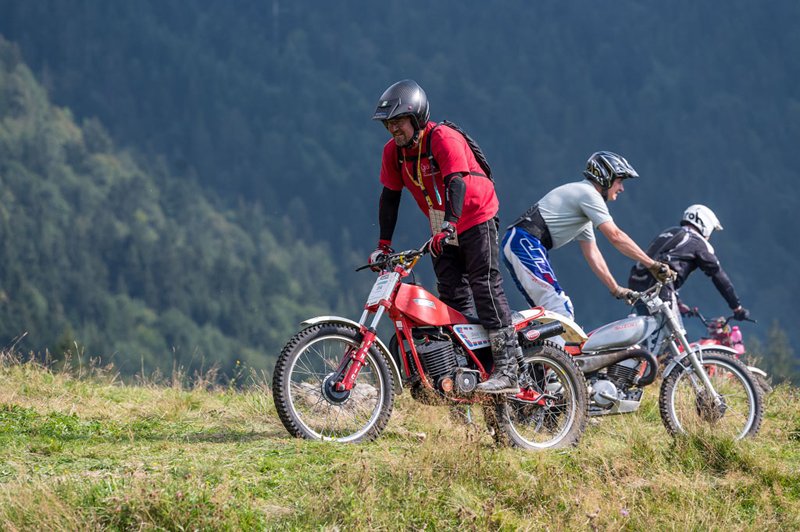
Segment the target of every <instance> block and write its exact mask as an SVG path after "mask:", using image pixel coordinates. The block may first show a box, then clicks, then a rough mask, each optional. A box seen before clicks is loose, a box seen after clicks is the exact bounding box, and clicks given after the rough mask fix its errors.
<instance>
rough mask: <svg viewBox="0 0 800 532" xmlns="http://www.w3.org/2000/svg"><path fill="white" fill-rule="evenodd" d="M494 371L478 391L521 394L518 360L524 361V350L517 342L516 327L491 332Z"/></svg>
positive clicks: (490, 341)
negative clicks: (518, 379)
mask: <svg viewBox="0 0 800 532" xmlns="http://www.w3.org/2000/svg"><path fill="white" fill-rule="evenodd" d="M489 343H490V345H491V348H492V358H493V359H494V370H493V371H492V374H491V376H490V377H489V378H488V379H487V380H486V381H484V382H481V383H480V384H478V386H477V391H479V392H483V393H491V394H508V393H512V394H515V393H519V386H518V385H517V372H518V371H519V368H518V365H517V360H518V359H519V360H522V349H520V347H519V343H518V342H517V331H516V330H514V327H512V326H509V327H503V328H502V329H495V330H491V331H489Z"/></svg>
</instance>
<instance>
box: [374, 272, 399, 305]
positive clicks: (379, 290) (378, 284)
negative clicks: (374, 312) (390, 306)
mask: <svg viewBox="0 0 800 532" xmlns="http://www.w3.org/2000/svg"><path fill="white" fill-rule="evenodd" d="M398 279H400V274H399V273H397V272H389V273H384V274H383V275H381V276H380V277H378V279H376V280H375V284H374V285H372V291H371V292H370V293H369V297H368V298H367V306H368V307H371V306H372V305H375V304H377V303H378V302H380V301H381V300H382V299H386V298H388V297H389V296H390V295H391V294H392V290H393V289H394V287H395V285H396V284H397V281H398Z"/></svg>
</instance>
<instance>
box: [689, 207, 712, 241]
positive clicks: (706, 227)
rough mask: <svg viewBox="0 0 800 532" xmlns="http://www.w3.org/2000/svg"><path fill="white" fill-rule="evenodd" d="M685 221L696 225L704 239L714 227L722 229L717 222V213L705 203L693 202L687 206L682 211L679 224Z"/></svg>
mask: <svg viewBox="0 0 800 532" xmlns="http://www.w3.org/2000/svg"><path fill="white" fill-rule="evenodd" d="M687 223H689V224H692V225H693V226H694V227H696V228H697V230H698V231H700V234H701V235H703V238H705V239H706V240H708V237H710V236H711V233H712V232H714V230H715V229H717V230H720V231H722V224H720V223H719V219H718V218H717V215H716V214H714V211H712V210H711V209H709V208H708V207H706V206H705V205H700V204H695V205H691V206H689V207H687V208H686V210H685V211H684V212H683V218H682V219H681V225H684V224H687Z"/></svg>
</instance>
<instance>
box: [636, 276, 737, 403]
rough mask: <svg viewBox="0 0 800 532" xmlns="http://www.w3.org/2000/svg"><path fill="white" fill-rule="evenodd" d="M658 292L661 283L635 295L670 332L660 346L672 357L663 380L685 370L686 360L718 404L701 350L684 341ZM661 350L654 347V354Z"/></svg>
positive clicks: (693, 380) (716, 394) (667, 304)
mask: <svg viewBox="0 0 800 532" xmlns="http://www.w3.org/2000/svg"><path fill="white" fill-rule="evenodd" d="M660 290H661V283H656V284H655V285H653V286H652V287H651V288H649V289H647V290H645V291H644V292H641V293H639V294H637V295H638V298H639V299H640V300H641V301H642V302H643V303H644V304H645V306H646V307H647V311H648V312H649V313H650V315H652V316H660V317H661V318H662V319H663V320H664V323H663V326H666V327H667V329H668V330H669V332H670V334H669V335H668V336H667V337H666V338H665V339H664V340H663V341H662V342H661V344H663V343H664V342H666V347H667V349H669V351H670V352H671V353H672V355H673V357H674V358H673V360H672V362H671V363H670V364H669V365H668V366H667V368H666V369H665V370H664V374H663V376H664V378H665V379H666V378H667V376H669V374H670V373H671V372H672V371H673V370H675V368H676V367H681V368H686V366H685V365H684V363H683V360H684V359H688V360H689V363H690V364H691V366H692V369H693V370H694V374H695V376H696V377H699V379H700V381H701V383H702V387H703V388H705V389H706V390H707V391H708V392H709V393H710V394H711V395H712V396H713V397H714V401H715V403H717V404H719V403H720V401H721V397H720V395H719V394H718V393H717V391H716V390H715V389H714V386H713V385H712V384H711V379H710V378H709V377H708V374H707V373H706V371H705V368H703V364H702V358H701V357H702V350H701V349H700V348H699V347H698V346H692V345H690V344H689V341H688V340H687V339H686V335H685V334H684V332H683V328H682V327H681V325H680V322H679V321H678V318H677V317H676V316H675V312H674V311H673V310H672V308H671V307H670V305H669V303H667V302H666V301H664V300H663V299H661V297H660V296H659V291H660ZM681 348H682V349H683V352H681ZM661 349H662V346H661V345H658V346H656V350H654V352H655V353H658V352H660V350H661ZM692 383H693V384H694V385H695V387H696V388H697V389H699V388H700V387H699V386H698V385H697V382H696V381H695V379H692Z"/></svg>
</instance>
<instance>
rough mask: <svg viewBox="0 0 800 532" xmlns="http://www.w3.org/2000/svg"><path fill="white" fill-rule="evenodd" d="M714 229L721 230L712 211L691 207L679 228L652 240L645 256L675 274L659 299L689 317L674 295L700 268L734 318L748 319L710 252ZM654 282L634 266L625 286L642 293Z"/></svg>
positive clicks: (685, 212) (646, 272) (670, 229)
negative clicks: (660, 263) (672, 303)
mask: <svg viewBox="0 0 800 532" xmlns="http://www.w3.org/2000/svg"><path fill="white" fill-rule="evenodd" d="M715 230H716V231H721V230H722V224H720V222H719V219H718V218H717V215H716V214H714V211H712V210H711V209H709V208H708V207H706V206H705V205H700V204H694V205H690V206H689V207H687V209H686V210H685V211H684V213H683V218H682V219H681V224H680V226H679V227H671V228H669V229H665V230H664V231H662V232H661V233H660V234H659V235H658V236H657V237H656V238H655V239H653V241H652V242H651V243H650V246H649V247H648V248H647V255H648V256H649V257H651V258H653V259H654V260H658V261H662V262H665V263H667V264H669V267H670V268H671V269H672V270H674V271H675V273H676V274H677V278H676V279H675V281H674V282H673V283H672V286H671V287H665V288H664V290H663V291H662V293H661V297H662V298H663V299H664V300H665V301H670V300H672V298H673V296H674V297H675V298H676V299H675V300H674V301H675V304H676V305H677V306H678V309H679V310H680V311H681V314H683V315H691V313H692V312H693V311H692V310H691V309H690V308H689V307H688V306H686V305H683V304H682V303H680V301H678V300H677V296H676V295H675V293H674V292H675V291H676V290H678V289H679V288H680V287H681V285H683V283H684V282H686V279H687V278H688V277H689V275H690V274H691V273H692V272H693V271H694V270H696V269H697V268H700V270H702V271H703V273H705V274H706V275H708V276H709V277H711V281H712V282H713V283H714V286H716V287H717V290H719V293H720V294H721V295H722V297H723V298H725V301H727V303H728V306H729V307H730V308H731V310H733V316H734V318H735V319H737V320H745V319H748V318H749V317H750V312H749V311H748V310H747V309H746V308H744V307H742V305H741V303H740V302H739V297H738V296H737V295H736V290H735V289H734V288H733V283H731V280H730V278H729V277H728V274H726V273H725V270H723V269H722V266H721V265H720V263H719V259H717V256H716V254H715V253H714V248H713V247H712V246H711V244H710V243H709V242H708V239H709V238H711V233H713V232H714V231H715ZM654 282H655V281H654V280H653V278H652V276H650V275H649V272H648V271H647V269H645V268H644V267H643V266H642V265H641V264H638V263H637V264H636V265H635V266H634V267H633V269H631V275H630V278H629V279H628V287H629V288H630V289H631V290H636V291H642V290H646V289H647V288H650V287H651V286H653V284H654Z"/></svg>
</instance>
